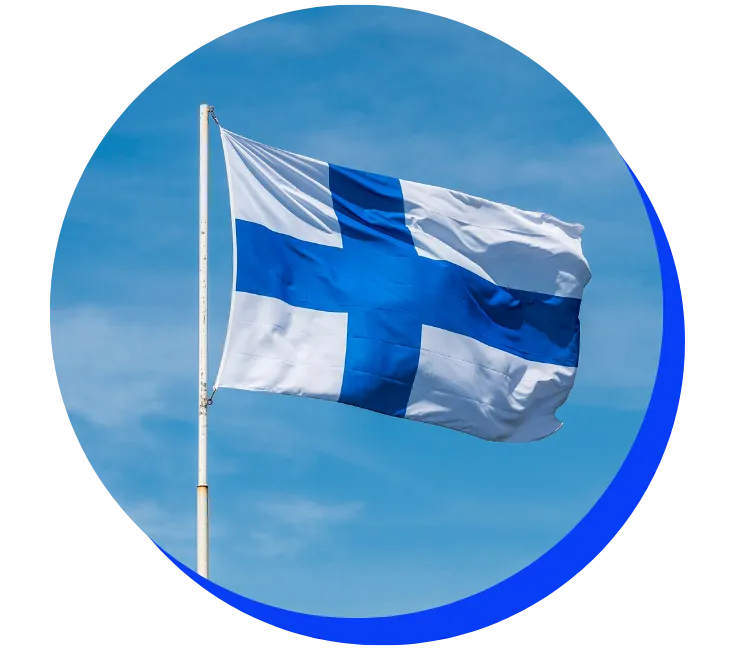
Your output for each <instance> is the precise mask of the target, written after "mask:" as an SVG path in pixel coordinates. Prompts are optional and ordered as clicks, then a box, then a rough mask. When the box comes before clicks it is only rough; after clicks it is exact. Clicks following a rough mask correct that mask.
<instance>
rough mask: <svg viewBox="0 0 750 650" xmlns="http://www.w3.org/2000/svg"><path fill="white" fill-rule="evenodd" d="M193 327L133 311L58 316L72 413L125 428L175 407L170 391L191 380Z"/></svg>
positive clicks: (55, 330)
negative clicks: (171, 404) (144, 316)
mask: <svg viewBox="0 0 750 650" xmlns="http://www.w3.org/2000/svg"><path fill="white" fill-rule="evenodd" d="M190 334H191V330H190V328H187V327H180V326H179V325H176V324H175V323H169V322H164V321H163V320H160V319H158V318H154V319H148V320H146V319H139V318H135V317H134V316H133V315H132V314H130V313H128V312H127V311H124V312H123V311H119V312H118V311H117V310H104V309H99V308H96V307H90V306H83V307H74V308H70V309H62V310H56V311H53V312H52V338H53V343H54V353H55V367H56V370H57V374H58V381H59V383H60V388H61V391H62V393H63V398H64V400H65V406H66V408H67V409H68V411H69V412H71V413H73V414H76V415H79V416H81V417H84V418H85V419H86V420H88V421H89V422H91V423H92V424H97V425H102V426H105V427H124V426H126V425H133V424H135V423H138V422H139V421H140V420H141V419H142V418H144V417H145V416H148V415H152V414H156V413H161V412H163V411H165V410H166V409H168V408H170V404H169V402H168V401H167V398H168V395H167V391H168V390H169V389H170V388H172V387H174V386H175V384H177V383H178V382H180V381H183V380H184V379H185V378H186V377H190V376H191V374H190V371H191V368H190V365H189V364H190V363H191V362H192V359H191V358H190V357H189V356H188V357H187V358H186V354H185V351H186V350H190V349H192V348H191V347H190V346H189V342H188V340H187V337H188V336H189V335H190Z"/></svg>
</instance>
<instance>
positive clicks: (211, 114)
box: [208, 106, 221, 127]
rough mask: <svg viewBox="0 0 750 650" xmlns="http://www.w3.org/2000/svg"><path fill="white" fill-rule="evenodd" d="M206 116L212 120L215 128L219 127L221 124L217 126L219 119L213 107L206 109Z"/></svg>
mask: <svg viewBox="0 0 750 650" xmlns="http://www.w3.org/2000/svg"><path fill="white" fill-rule="evenodd" d="M208 114H209V115H210V116H211V117H212V118H213V121H214V122H216V126H218V127H221V124H219V118H218V117H216V113H215V112H214V107H213V106H209V107H208Z"/></svg>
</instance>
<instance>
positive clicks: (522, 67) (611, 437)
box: [51, 6, 661, 616]
mask: <svg viewBox="0 0 750 650" xmlns="http://www.w3.org/2000/svg"><path fill="white" fill-rule="evenodd" d="M204 102H205V103H210V104H212V105H214V106H215V107H216V114H217V116H218V118H219V120H220V121H221V123H222V126H224V127H225V128H227V129H229V130H230V131H234V132H236V133H239V134H241V135H244V136H246V137H249V138H252V139H254V140H257V141H260V142H264V143H266V144H269V145H272V146H275V147H279V148H282V149H287V150H290V151H294V152H297V153H301V154H304V155H307V156H310V157H313V158H318V159H320V160H325V161H328V162H331V163H336V164H339V165H343V166H347V167H352V168H355V169H363V170H366V171H373V172H377V173H381V174H385V175H388V176H393V177H398V178H403V179H407V180H413V181H418V182H421V183H427V184H432V185H438V186H442V187H448V188H451V189H456V190H460V191H462V192H466V193H468V194H474V195H478V196H482V197H484V198H487V199H491V200H494V201H499V202H502V203H506V204H510V205H514V206H516V207H519V208H522V209H527V210H535V211H543V212H547V213H550V214H553V215H555V216H556V217H558V218H560V219H563V220H565V221H571V222H577V223H581V224H583V225H584V227H585V231H584V234H583V247H584V253H585V255H586V257H587V259H588V261H589V263H590V266H591V269H592V276H593V277H592V280H591V282H590V283H589V285H588V287H587V288H586V291H585V293H584V298H583V302H582V307H581V357H580V363H579V372H578V377H577V380H576V385H575V387H574V389H573V391H572V393H571V395H570V397H569V399H568V401H567V403H566V404H565V405H564V406H563V407H562V408H561V409H560V410H559V411H558V416H559V417H560V418H561V419H562V420H563V422H564V426H563V428H562V429H561V430H560V431H559V432H558V433H556V434H554V435H553V436H551V437H549V438H547V439H545V440H542V441H538V442H534V443H525V444H503V443H491V442H488V441H484V440H480V439H477V438H474V437H472V436H469V435H467V434H463V433H459V432H455V431H450V430H448V429H444V428H441V427H436V426H431V425H427V424H423V423H418V422H411V421H406V420H402V419H397V418H389V417H387V416H383V415H380V414H376V413H372V412H369V411H364V410H359V409H356V408H353V407H349V406H346V405H342V404H338V403H333V402H326V401H321V400H313V399H306V398H301V397H290V396H284V395H270V394H263V393H250V392H244V391H234V390H229V389H224V390H221V391H219V392H218V393H217V394H216V397H215V399H214V404H213V405H212V406H211V408H210V410H209V459H208V462H209V465H208V471H209V484H210V494H211V565H210V568H211V579H212V580H213V581H214V582H217V583H219V584H221V585H222V586H224V587H226V588H228V589H231V590H233V591H236V592H238V593H241V594H243V595H245V596H248V597H250V598H254V599H256V600H260V601H262V602H265V603H268V604H271V605H276V606H279V607H284V608H288V609H293V610H296V611H301V612H308V613H314V614H324V615H329V616H386V615H391V614H397V613H404V612H411V611H418V610H422V609H427V608H430V607H435V606H438V605H442V604H446V603H449V602H453V601H455V600H458V599H460V598H463V597H466V596H469V595H471V594H473V593H476V592H478V591H481V590H482V589H485V588H487V587H490V586H492V585H493V584H495V583H497V582H500V581H501V580H503V579H505V578H507V577H509V576H510V575H512V574H513V573H515V572H516V571H518V570H520V569H521V568H523V567H524V566H526V565H527V564H529V563H530V562H532V561H534V560H535V559H536V558H537V557H539V556H540V555H542V554H543V553H544V552H545V551H547V550H548V549H549V548H551V547H552V546H554V544H555V543H556V542H558V541H559V540H560V539H561V538H562V537H564V536H565V534H566V533H567V532H568V531H569V530H571V528H573V527H574V526H575V525H576V523H577V522H578V521H579V520H580V519H581V518H582V517H583V516H584V515H585V514H586V513H587V512H588V510H589V509H590V508H591V507H592V506H593V504H594V503H595V502H596V500H597V499H598V498H599V496H600V495H601V494H602V493H603V492H604V490H605V489H606V487H607V485H608V484H609V483H610V481H611V480H612V478H613V477H614V475H615V474H616V473H617V470H618V469H619V467H620V465H621V464H622V461H623V459H624V458H625V456H626V454H627V453H628V450H629V448H630V446H631V444H632V442H633V440H634V438H635V436H636V435H637V433H638V429H639V426H640V423H641V421H642V419H643V415H644V413H645V410H646V407H647V405H648V400H649V397H650V394H651V389H652V386H653V381H654V377H655V373H656V367H657V363H658V356H659V346H660V342H661V288H660V275H659V268H658V259H657V255H656V249H655V246H654V242H653V236H652V234H651V230H650V226H649V223H648V219H647V216H646V212H645V210H644V208H643V205H642V203H641V202H640V198H639V196H638V192H637V190H636V188H635V186H634V184H633V182H632V179H631V177H630V175H629V173H628V170H627V167H626V166H625V164H624V162H623V161H622V159H621V158H620V156H619V154H618V152H617V150H616V149H615V147H614V146H613V145H612V143H611V141H610V140H609V138H608V137H607V135H606V134H605V133H604V132H603V130H602V129H601V127H600V126H599V125H598V123H597V122H596V120H595V118H594V117H592V116H591V115H590V114H589V113H588V111H587V110H586V109H585V108H584V107H583V106H582V105H581V104H580V102H578V100H577V99H576V98H575V97H573V96H572V95H571V94H570V92H569V91H567V90H566V89H565V87H564V86H563V85H562V84H560V83H559V82H558V81H557V80H555V79H554V78H553V77H552V76H550V75H549V74H548V73H547V72H545V71H544V70H543V69H542V68H540V67H539V66H537V65H536V64H535V63H534V62H532V61H531V60H530V59H528V58H526V57H525V56H524V55H523V54H521V53H519V52H517V51H516V50H514V49H512V48H511V47H509V46H507V45H505V44H504V43H502V42H500V41H498V40H496V39H494V38H492V37H490V36H488V35H486V34H483V33H481V32H479V31H476V30H473V29H471V28H469V27H466V26H464V25H461V24H459V23H454V22H451V21H448V20H446V19H443V18H438V17H435V16H431V15H428V14H421V13H417V12H411V11H407V10H402V9H394V8H386V7H367V6H346V7H327V8H320V9H311V10H305V11H301V12H295V13H293V14H286V15H283V16H278V17H275V18H272V19H268V20H265V21H261V22H259V23H255V24H252V25H249V26H246V27H244V28H241V29H238V30H236V31H234V32H231V33H229V34H227V35H225V36H224V37H222V38H219V39H217V40H215V41H213V42H212V43H209V44H207V45H205V46H204V47H202V48H200V49H198V50H196V51H195V52H194V53H192V54H191V55H189V56H188V57H186V58H185V59H183V60H182V61H180V62H179V63H177V64H176V65H175V66H174V67H172V68H171V69H169V70H167V71H165V72H164V74H162V76H161V77H159V78H158V79H157V80H155V81H154V82H153V83H152V84H151V85H150V86H148V87H147V88H146V90H145V91H144V92H143V93H142V94H141V95H140V96H139V97H138V98H136V99H135V100H134V101H133V103H132V104H131V105H130V106H129V107H127V109H126V110H125V111H124V112H123V114H122V116H121V117H120V118H119V119H118V120H117V122H116V123H115V124H114V126H113V127H112V129H111V130H110V131H109V132H108V133H107V134H106V135H104V134H102V135H103V140H102V142H101V144H100V145H99V147H98V148H97V150H96V152H94V153H93V155H92V158H91V160H90V162H89V164H88V166H87V167H86V170H85V172H84V173H83V176H82V177H81V180H80V182H79V184H78V187H77V189H76V191H75V194H74V196H73V198H72V200H71V203H70V206H69V209H68V212H67V214H66V217H65V220H64V223H63V226H62V230H61V233H60V239H59V244H58V249H57V253H56V257H55V265H54V273H53V278H52V289H51V333H52V343H53V351H54V357H55V365H56V370H57V374H58V380H59V383H60V389H61V392H62V396H63V399H64V401H65V405H66V408H67V410H68V413H69V416H70V420H71V423H72V425H73V427H74V430H75V432H76V435H77V436H78V439H79V441H80V443H81V446H82V448H83V450H84V451H85V453H86V455H87V457H88V459H89V461H90V462H91V464H92V466H93V468H94V469H95V471H96V472H97V474H98V476H99V477H100V479H101V480H102V482H103V484H104V486H105V487H106V488H107V490H109V492H110V493H111V494H112V496H113V497H114V499H115V500H116V501H117V503H118V504H119V505H120V506H121V507H122V508H123V510H124V511H125V512H126V513H127V514H128V515H129V516H130V517H131V518H132V519H133V521H134V522H135V523H136V524H137V525H138V526H139V527H140V528H141V529H142V530H143V531H144V532H145V533H146V534H147V535H149V536H150V537H151V538H152V539H153V540H154V541H156V542H157V543H158V544H160V545H161V546H163V547H164V548H165V549H166V550H167V551H168V552H170V553H171V554H172V555H174V556H175V557H177V559H179V560H180V561H182V562H183V563H185V564H187V565H188V566H190V567H194V566H195V485H196V479H197V469H196V465H197V412H196V411H197V342H198V311H197V291H198V269H197V262H198V212H197V204H198V183H197V180H198V108H199V105H200V104H201V103H204ZM210 137H211V144H210V156H211V159H210V197H209V215H210V216H209V220H210V225H209V232H210V242H209V369H210V370H209V375H210V381H211V382H212V381H213V379H214V378H215V376H216V371H217V370H218V365H219V361H220V355H221V350H222V346H223V343H224V335H225V331H226V324H227V318H228V313H229V303H230V296H231V291H232V250H231V247H232V243H231V230H230V217H229V202H228V192H227V182H226V172H225V169H224V166H223V165H224V163H223V157H222V151H221V143H220V140H219V134H218V129H216V128H214V125H213V124H212V125H211V134H210Z"/></svg>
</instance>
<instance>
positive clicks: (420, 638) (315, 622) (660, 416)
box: [159, 167, 685, 645]
mask: <svg viewBox="0 0 750 650" xmlns="http://www.w3.org/2000/svg"><path fill="white" fill-rule="evenodd" d="M628 170H629V171H630V174H631V176H632V177H633V181H634V182H635V184H636V186H637V187H638V191H639V192H640V194H641V198H642V200H643V204H644V206H645V207H646V212H647V213H648V217H649V220H650V221H651V228H652V230H653V233H654V240H655V243H656V248H657V251H658V254H659V266H660V270H661V278H662V300H663V324H662V344H661V354H660V357H659V368H658V372H657V375H656V381H655V383H654V390H653V393H652V395H651V401H650V403H649V406H648V409H647V411H646V415H645V417H644V419H643V424H642V425H641V429H640V431H639V432H638V436H637V437H636V439H635V442H634V443H633V446H632V448H631V449H630V452H629V453H628V455H627V457H626V458H625V461H624V462H623V464H622V467H620V470H619V472H617V474H616V476H615V478H614V479H613V480H612V482H611V483H610V485H609V487H608V488H607V490H606V491H605V492H604V494H602V496H601V498H600V499H599V500H598V501H597V502H596V504H595V505H594V507H593V508H592V509H591V510H590V511H589V512H588V513H587V514H586V516H585V517H584V518H583V519H582V520H581V521H580V522H579V523H578V525H577V526H576V527H575V528H573V530H571V531H570V532H569V533H568V534H567V535H566V536H565V537H564V538H563V539H562V540H560V541H559V542H558V543H557V544H556V545H555V546H554V547H553V548H551V549H550V550H549V551H547V552H546V553H545V554H544V555H542V556H541V557H540V558H539V559H537V560H536V561H535V562H533V563H532V564H530V565H529V566H527V567H526V568H524V569H522V570H521V571H519V572H518V573H516V574H514V575H513V576H511V577H510V578H508V579H507V580H504V581H502V582H500V583H498V584H496V585H495V586H494V587H490V588H489V589H486V590H485V591H481V592H479V593H478V594H474V595H473V596H470V597H468V598H464V599H463V600H459V601H456V602H454V603H450V604H448V605H443V606H441V607H436V608H434V609H429V610H425V611H421V612H414V613H411V614H400V615H398V616H387V617H380V618H335V617H329V616H316V615H312V614H302V613H299V612H293V611H289V610H285V609H281V608H279V607H272V606H270V605H265V604H263V603H260V602H257V601H255V600H251V599H249V598H245V597H244V596H240V595H239V594H236V593H234V592H232V591H229V590H227V589H224V588H223V587H220V586H219V585H217V584H216V583H213V582H211V581H209V580H206V579H205V578H202V577H201V576H199V575H198V574H197V573H195V572H194V571H192V570H191V569H189V568H188V567H186V566H185V565H184V564H182V563H181V562H179V561H178V560H176V559H175V558H174V557H172V556H171V555H169V553H167V552H166V551H165V550H164V549H161V547H159V548H160V550H161V551H162V552H163V553H164V554H165V555H166V556H167V557H168V558H169V559H170V560H172V562H174V563H175V564H176V565H177V566H178V567H179V568H180V569H181V570H182V571H183V572H184V573H186V574H187V575H188V576H190V577H191V578H192V579H193V580H195V581H196V582H197V583H198V584H199V585H201V586H202V587H204V588H205V589H206V590H207V591H209V592H211V593H212V594H214V595H215V596H216V597H218V598H220V599H221V600H223V601H224V602H225V603H227V604H229V605H231V606H232V607H235V608H236V609H238V610H240V611H242V612H245V613H246V614H249V615H250V616H253V617H255V618H257V619H259V620H261V621H265V622H266V623H270V624H271V625H275V626H276V627H279V628H282V629H284V630H288V631H290V632H295V633H297V634H303V635H305V636H309V637H313V638H317V639H323V640H326V641H336V642H340V643H356V644H362V645H402V644H412V643H423V642H426V641H436V640H438V639H446V638H450V637H454V636H459V635H461V634H466V633H468V632H473V631H474V630H478V629H481V628H483V627H487V626H488V625H493V624H494V623H498V622H499V621H502V620H504V619H506V618H508V617H510V616H513V615H514V614H517V613H518V612H520V611H522V610H524V609H526V608H527V607H529V606H531V605H533V604H534V603H536V602H538V601H540V600H542V599H543V598H546V597H547V596H548V595H549V594H551V593H552V592H553V591H555V590H556V589H558V588H559V587H561V586H562V585H563V584H565V583H566V582H567V581H568V580H570V579H571V578H572V577H573V576H574V575H576V574H577V573H578V572H579V571H580V570H581V569H583V568H584V567H585V566H586V565H587V564H588V563H589V562H591V560H593V559H594V558H595V557H596V556H597V555H598V554H599V552H600V551H602V549H603V548H604V547H605V546H606V545H607V544H608V543H609V541H610V540H611V539H612V538H613V537H614V536H615V535H616V534H617V532H618V531H619V530H620V528H621V527H622V525H623V524H624V523H625V521H627V519H628V517H629V516H630V514H631V513H632V512H633V510H634V509H635V507H636V506H637V505H638V502H639V501H640V500H641V497H642V496H643V494H644V493H645V491H646V489H647V488H648V485H649V483H650V482H651V479H652V477H653V476H654V473H655V472H656V468H657V467H658V466H659V462H660V461H661V457H662V455H663V454H664V450H665V449H666V447H667V442H668V441H669V435H670V433H671V430H672V426H673V424H674V420H675V416H676V414H677V405H678V402H679V399H680V390H681V388H682V375H683V367H684V362H685V320H684V314H683V308H682V294H681V292H680V284H679V280H678V277H677V269H676V268H675V264H674V258H673V257H672V251H671V250H670V248H669V243H668V242H667V237H666V235H665V234H664V229H663V228H662V225H661V223H660V222H659V218H658V217H657V216H656V212H655V210H654V206H653V205H652V204H651V201H650V200H649V198H648V196H647V195H646V192H645V191H644V190H643V187H642V186H641V184H640V182H639V181H638V179H637V178H636V176H635V174H633V171H632V170H631V169H630V167H628Z"/></svg>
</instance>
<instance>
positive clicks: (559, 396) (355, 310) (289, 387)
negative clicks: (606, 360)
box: [216, 129, 591, 442]
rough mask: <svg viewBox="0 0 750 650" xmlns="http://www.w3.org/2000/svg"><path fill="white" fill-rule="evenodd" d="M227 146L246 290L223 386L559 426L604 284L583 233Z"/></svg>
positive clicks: (479, 431) (228, 141) (464, 426)
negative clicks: (588, 307)
mask: <svg viewBox="0 0 750 650" xmlns="http://www.w3.org/2000/svg"><path fill="white" fill-rule="evenodd" d="M221 136H222V143H223V146H224V155H225V159H226V165H227V175H228V180H229V194H230V202H231V213H232V223H233V233H234V292H233V294H232V306H231V312H230V317H229V326H228V329H227V337H226V342H225V344H224V352H223V355H222V360H221V366H220V368H219V373H218V377H217V380H216V387H217V388H218V387H228V388H238V389H243V390H254V391H266V392H273V393H285V394H288V395H303V396H307V397H316V398H320V399H327V400H334V401H338V402H342V403H344V404H350V405H352V406H357V407H360V408H364V409H369V410H371V411H377V412H378V413H384V414H386V415H391V416H394V417H400V418H408V419H411V420H418V421H421V422H428V423H432V424H437V425H440V426H443V427H448V428H450V429H455V430H459V431H465V432H467V433H470V434H472V435H474V436H478V437H480V438H484V439H487V440H501V441H512V442H523V441H528V440H536V439H539V438H543V437H545V436H548V435H550V434H551V433H554V432H555V431H557V430H558V429H559V428H560V426H562V425H561V422H560V421H559V420H558V419H557V418H556V417H555V411H556V409H557V408H558V407H559V406H560V405H561V404H562V403H563V402H564V401H565V400H566V398H567V396H568V394H569V392H570V390H571V388H572V386H573V380H574V378H575V373H576V367H577V365H578V346H579V321H578V313H579V308H580V303H581V296H582V293H583V288H584V286H585V285H586V284H587V282H588V281H589V279H590V277H591V274H590V271H589V267H588V263H587V262H586V259H585V258H584V256H583V252H582V249H581V232H582V230H583V228H582V227H581V226H580V225H577V224H569V223H565V222H563V221H560V220H559V219H556V218H554V217H552V216H550V215H548V214H544V213H540V212H528V211H524V210H519V209H517V208H513V207H510V206H507V205H503V204H500V203H494V202H491V201H487V200H485V199H481V198H477V197H474V196H469V195H467V194H463V193H461V192H456V191H453V190H448V189H443V188H440V187H433V186H429V185H423V184H420V183H414V182H410V181H404V180H399V179H396V178H389V177H387V176H381V175H379V174H373V173H368V172H361V171H356V170H353V169H347V168H345V167H339V166H337V165H333V164H328V163H325V162H321V161H319V160H314V159H312V158H307V157H305V156H301V155H298V154H295V153H290V152H288V151H282V150H279V149H274V148H272V147H269V146H266V145H263V144H259V143H257V142H253V141H252V140H248V139H246V138H243V137H241V136H238V135H236V134H234V133H231V132H229V131H226V130H225V129H222V130H221Z"/></svg>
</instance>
